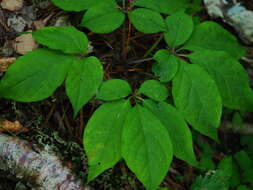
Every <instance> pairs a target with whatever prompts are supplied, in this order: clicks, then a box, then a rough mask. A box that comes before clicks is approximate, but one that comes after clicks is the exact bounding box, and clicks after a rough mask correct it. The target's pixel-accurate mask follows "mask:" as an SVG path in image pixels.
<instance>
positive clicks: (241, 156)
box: [235, 150, 253, 171]
mask: <svg viewBox="0 0 253 190" xmlns="http://www.w3.org/2000/svg"><path fill="white" fill-rule="evenodd" d="M235 159H236V161H237V163H238V164H239V166H240V168H241V169H242V170H244V171H246V170H248V169H250V170H252V169H253V163H252V160H251V159H250V157H249V155H248V153H247V152H246V151H244V150H241V151H240V152H237V153H236V154H235Z"/></svg>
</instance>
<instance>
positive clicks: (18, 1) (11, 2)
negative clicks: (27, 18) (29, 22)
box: [1, 0, 24, 11]
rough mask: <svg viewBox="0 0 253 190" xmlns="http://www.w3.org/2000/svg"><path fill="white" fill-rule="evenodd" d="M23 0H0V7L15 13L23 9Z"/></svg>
mask: <svg viewBox="0 0 253 190" xmlns="http://www.w3.org/2000/svg"><path fill="white" fill-rule="evenodd" d="M23 4H24V2H23V0H2V2H1V6H2V8H3V9H7V10H9V11H16V10H19V9H21V8H22V7H23Z"/></svg>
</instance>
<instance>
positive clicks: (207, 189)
mask: <svg viewBox="0 0 253 190" xmlns="http://www.w3.org/2000/svg"><path fill="white" fill-rule="evenodd" d="M228 182H229V177H228V176H227V175H226V173H224V171H223V170H217V171H210V172H208V173H206V175H205V177H202V176H198V177H197V178H196V180H195V182H194V183H193V184H192V186H191V188H190V189H191V190H217V189H219V190H228V189H229V183H228Z"/></svg>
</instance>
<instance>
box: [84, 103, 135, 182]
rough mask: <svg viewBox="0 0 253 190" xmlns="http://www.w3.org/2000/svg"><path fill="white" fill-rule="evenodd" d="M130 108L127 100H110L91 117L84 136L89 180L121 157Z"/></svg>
mask: <svg viewBox="0 0 253 190" xmlns="http://www.w3.org/2000/svg"><path fill="white" fill-rule="evenodd" d="M130 108H131V105H130V103H129V101H127V100H120V101H113V102H108V103H104V104H103V105H101V106H100V107H99V108H98V109H97V110H96V111H95V113H94V114H93V115H92V117H91V118H90V120H89V122H88V124H87V126H86V127H85V130H84V137H83V140H84V148H85V152H86V154H87V156H88V164H89V172H88V181H91V180H93V179H94V178H96V177H97V176H98V175H99V174H101V173H102V172H104V171H105V170H107V169H108V168H111V167H113V166H114V165H115V164H116V163H117V162H118V161H119V160H120V159H121V136H122V128H123V125H124V122H125V119H126V116H127V113H128V111H129V109H130Z"/></svg>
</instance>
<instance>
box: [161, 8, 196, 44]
mask: <svg viewBox="0 0 253 190" xmlns="http://www.w3.org/2000/svg"><path fill="white" fill-rule="evenodd" d="M165 23H166V25H167V31H166V32H165V34H164V37H165V41H166V42H167V44H168V45H169V47H171V48H175V47H177V46H179V45H182V44H183V43H185V42H186V41H187V40H188V39H189V38H190V36H191V34H192V31H193V28H194V24H193V20H192V17H191V16H189V15H187V14H185V13H183V12H179V13H175V14H173V15H171V16H168V17H167V18H166V20H165Z"/></svg>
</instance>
